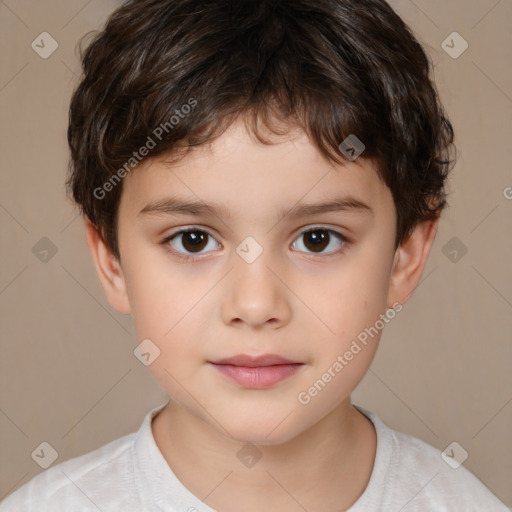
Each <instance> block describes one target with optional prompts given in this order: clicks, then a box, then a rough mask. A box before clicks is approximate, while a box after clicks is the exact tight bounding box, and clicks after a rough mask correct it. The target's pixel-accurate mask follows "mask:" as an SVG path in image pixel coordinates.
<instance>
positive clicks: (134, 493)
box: [0, 404, 509, 512]
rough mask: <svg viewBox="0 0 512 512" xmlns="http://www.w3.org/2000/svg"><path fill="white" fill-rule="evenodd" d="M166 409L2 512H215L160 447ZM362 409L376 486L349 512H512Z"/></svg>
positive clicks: (52, 471)
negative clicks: (369, 430)
mask: <svg viewBox="0 0 512 512" xmlns="http://www.w3.org/2000/svg"><path fill="white" fill-rule="evenodd" d="M165 405H166V404H163V405H160V406H158V407H156V408H154V409H153V410H151V411H150V412H149V413H148V414H147V415H146V417H145V418H144V421H143V423H142V426H141V427H140V429H139V431H138V432H136V433H132V434H129V435H126V436H123V437H121V438H119V439H116V440H115V441H112V442H111V443H108V444H106V445H104V446H102V447H101V448H98V449H97V450H94V451H92V452H90V453H87V454H85V455H82V456H79V457H75V458H73V459H69V460H67V461H65V462H62V463H60V464H57V465H55V466H51V467H50V468H48V469H47V470H45V471H43V472H42V473H40V474H38V475H36V476H35V477H34V478H33V479H32V480H30V481H29V482H28V483H26V484H25V485H23V486H22V487H20V488H19V489H18V490H16V491H15V492H14V493H12V494H11V495H10V496H8V497H7V498H6V499H5V500H4V501H3V502H2V503H0V512H86V511H87V512H89V511H94V512H98V511H101V512H114V511H115V512H119V511H122V512H142V511H151V512H153V511H164V512H215V510H214V509H213V508H211V507H209V506H207V505H205V504H204V503H203V502H202V501H201V500H200V499H199V498H197V497H196V496H194V495H193V494H192V493H191V492H190V491H189V490H188V489H187V488H186V487H184V485H183V484H182V483H181V482H180V481H179V480H178V478H177V477H176V476H175V475H174V473H173V472H172V470H171V468H170V467H169V465H168V464H167V462H166V460H165V459H164V457H163V455H162V453H161V452H160V450H159V448H158V446H157V444H156V442H155V439H154V437H153V433H152V430H151V420H152V418H153V417H154V416H155V415H156V414H157V412H158V411H160V410H161V409H162V408H163V407H164V406H165ZM358 409H359V410H360V411H361V412H362V413H363V414H364V415H365V416H367V417H368V418H369V419H370V420H371V421H372V423H373V424H374V425H375V429H376V432H377V452H376V457H375V464H374V467H373V471H372V474H371V477H370V481H369V483H368V486H367V488H366V490H365V491H364V493H363V494H362V495H361V497H360V498H359V499H358V500H357V502H356V503H355V504H354V505H352V507H350V509H349V510H348V511H347V512H369V511H385V512H399V511H401V512H413V511H418V512H419V511H422V512H424V511H428V512H454V511H455V512H458V511H460V512H509V509H508V508H507V507H506V506H505V505H504V504H503V503H502V502H501V501H499V500H498V498H496V497H495V496H494V495H493V494H492V493H491V492H490V491H489V490H488V489H487V488H486V487H485V486H484V485H483V484H482V483H481V482H480V480H478V479H477V478H476V477H475V476H474V475H473V474H472V473H470V472H469V471H468V470H467V469H465V468H464V467H463V466H459V467H458V468H457V469H453V468H452V467H450V466H449V465H448V464H447V463H446V462H445V461H444V460H443V459H442V458H441V452H440V451H439V450H437V449H435V448H433V447H432V446H430V445H428V444H426V443H425V442H423V441H420V440H419V439H416V438H414V437H411V436H408V435H406V434H402V433H399V432H396V431H394V430H391V429H390V428H388V427H387V426H386V425H385V424H384V423H383V422H382V421H381V420H380V418H379V417H378V416H377V415H376V414H374V413H372V412H369V411H366V410H365V409H362V408H361V407H358Z"/></svg>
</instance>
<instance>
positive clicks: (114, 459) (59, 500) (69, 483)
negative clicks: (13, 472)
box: [0, 434, 135, 512]
mask: <svg viewBox="0 0 512 512" xmlns="http://www.w3.org/2000/svg"><path fill="white" fill-rule="evenodd" d="M134 436H135V434H129V435H126V436H123V437H121V438H119V439H116V440H114V441H112V442H110V443H108V444H106V445H104V446H102V447H100V448H98V449H96V450H94V451H92V452H89V453H86V454H84V455H81V456H79V457H74V458H72V459H69V460H67V461H65V462H61V463H60V464H57V465H55V466H51V467H50V468H48V469H46V470H45V471H43V472H42V473H39V474H38V475H36V476H35V477H34V478H32V480H30V481H29V482H27V483H26V484H25V485H23V486H22V487H20V488H19V489H17V490H16V491H15V492H14V493H12V494H11V495H9V496H8V497H7V498H6V499H5V500H4V501H2V503H0V512H15V511H21V510H23V511H24V512H32V511H34V512H35V511H37V512H47V511H48V512H60V511H62V512H64V511H66V512H69V511H70V510H73V511H75V512H79V511H80V512H81V511H88V510H98V507H99V508H100V510H104V511H105V512H106V511H107V510H110V508H105V509H104V508H102V506H101V502H105V503H107V502H109V500H108V498H109V497H111V496H112V495H115V496H117V499H116V505H117V506H119V505H120V504H121V503H120V500H119V498H118V497H119V496H123V495H124V496H126V497H128V495H129V493H130V491H131V490H133V489H135V486H134V485H132V483H133V482H131V479H132V478H133V476H132V472H131V471H130V469H131V466H130V464H131V447H132V444H133V439H134ZM121 487H122V488H123V493H126V494H121V493H118V491H119V490H120V488H121Z"/></svg>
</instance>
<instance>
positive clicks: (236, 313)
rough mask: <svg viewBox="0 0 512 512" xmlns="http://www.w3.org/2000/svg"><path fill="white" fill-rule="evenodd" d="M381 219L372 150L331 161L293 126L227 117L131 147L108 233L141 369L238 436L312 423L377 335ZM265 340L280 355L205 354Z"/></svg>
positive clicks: (350, 386) (252, 349)
mask: <svg viewBox="0 0 512 512" xmlns="http://www.w3.org/2000/svg"><path fill="white" fill-rule="evenodd" d="M185 202H198V203H199V204H200V205H202V207H203V208H188V209H187V208H185V207H183V206H182V207H178V204H179V203H185ZM333 202H337V204H338V207H337V208H333V207H332V203H333ZM327 203H331V207H327V206H326V207H321V206H319V205H325V204H327ZM206 205H208V206H209V207H210V208H216V209H215V210H212V211H209V210H208V208H205V206H206ZM313 205H316V206H315V207H313ZM306 206H307V207H308V208H306ZM395 224H396V213H395V207H394V204H393V199H392V196H391V192H390V191H389V189H388V188H387V187H386V186H385V185H384V184H383V183H382V182H381V181H380V179H379V178H378V176H377V174H376V171H375V169H374V167H373V166H372V163H371V162H370V161H367V160H363V159H362V158H359V159H357V160H356V161H355V162H348V163H346V165H333V164H332V163H329V162H327V161H326V160H325V159H323V158H322V157H321V156H320V154H319V153H318V151H317V150H316V149H315V147H314V146H313V145H312V144H311V143H310V141H309V140H308V138H307V137H306V135H304V134H301V133H296V135H295V136H294V137H289V138H287V139H282V140H279V141H278V143H276V144H275V145H263V144H261V143H259V142H257V141H255V140H254V139H253V138H252V137H251V136H250V135H249V134H248V133H247V132H246V131H245V129H244V128H243V125H241V124H233V125H232V126H231V127H230V129H229V130H228V131H227V132H225V133H224V135H222V136H221V137H220V138H219V139H217V140H216V141H215V142H214V144H213V145H212V146H211V147H210V148H208V147H206V146H204V147H203V146H201V147H199V148H197V149H195V150H194V151H193V152H190V153H189V154H188V155H187V156H186V157H185V158H184V159H183V160H181V161H180V162H178V163H177V164H173V165H169V164H166V163H165V162H164V161H162V160H159V161H157V160H153V161H151V160H149V161H146V162H144V164H143V165H141V167H140V168H138V169H137V170H136V171H134V172H132V173H131V174H130V175H128V176H126V177H125V178H124V182H123V193H122V199H121V202H120V206H119V224H118V230H119V231H118V236H119V247H120V254H121V264H122V279H123V282H124V285H125V287H126V288H125V289H126V296H127V301H128V303H129V311H130V312H131V314H132V316H133V319H134V324H135V330H136V335H137V340H138V341H139V342H141V341H142V340H145V339H149V340H151V343H152V344H154V345H155V346H156V347H158V349H159V351H160V355H159V356H158V357H157V358H156V359H155V360H154V361H153V362H152V363H151V364H150V366H149V369H150V371H151V373H152V374H153V376H154V378H155V379H156V380H157V382H158V383H159V384H160V386H161V387H162V388H163V389H164V390H165V391H166V392H167V393H168V395H169V396H170V397H171V399H172V400H175V401H176V402H177V403H179V404H180V405H181V407H183V408H185V409H186V410H187V411H188V412H189V413H191V414H193V415H195V416H197V417H199V418H201V419H202V420H204V422H206V423H207V424H209V425H210V426H211V427H212V428H214V429H215V430H217V431H219V432H220V433H222V434H223V435H229V436H230V437H233V438H235V439H236V440H240V441H244V442H245V441H250V442H253V443H257V444H274V443H282V442H285V441H286V440H288V439H291V438H293V437H295V436H297V435H298V434H300V433H301V432H304V431H305V430H307V429H308V428H310V427H312V426H313V425H314V424H315V423H317V422H318V421H319V420H321V419H322V418H323V417H325V416H326V415H327V414H328V413H329V412H330V411H333V410H334V409H335V408H336V407H338V406H340V404H347V403H349V397H350V394H351V392H352V391H353V390H354V388H355V387H356V385H357V384H358V383H359V381H360V380H361V379H362V377H363V376H364V374H365V373H366V371H367V369H368V367H369V365H370V363H371V361H372V358H373V356H374V353H375V351H376V349H377V344H378V341H379V337H380V331H381V328H380V329H379V327H381V324H382V323H383V322H382V318H383V317H384V315H385V313H386V308H387V307H392V305H393V299H392V298H391V297H390V296H389V294H388V292H389V282H390V275H391V273H392V267H393V263H394V261H393V260H394V256H395V251H394V245H393V243H394V238H395V229H396V226H395ZM183 230H188V231H189V232H188V233H183V232H182V231H183ZM386 318H389V317H386ZM386 322H387V320H386ZM376 325H377V326H378V327H377V330H378V331H379V332H378V334H373V335H372V336H368V329H369V328H371V327H373V328H374V330H373V331H372V333H374V332H375V326H376ZM365 329H366V333H367V334H366V343H363V341H362V339H364V338H365V336H364V334H362V333H364V332H365ZM146 343H147V342H146ZM354 343H355V345H354ZM356 347H358V348H359V350H358V348H356ZM269 354H272V355H277V356H280V357H282V358H284V359H285V360H286V361H288V364H281V365H278V366H277V365H273V367H269V366H268V364H269V361H267V362H266V363H264V362H260V363H258V362H257V361H256V362H255V361H254V360H253V361H252V364H256V368H254V367H253V368H247V367H246V366H248V363H247V362H244V361H242V362H241V363H240V361H238V363H240V364H239V366H238V367H237V365H236V361H235V365H221V364H215V362H219V361H220V360H222V359H225V358H231V357H234V356H238V355H246V356H250V357H252V358H256V357H259V356H264V355H269ZM350 354H351V355H350ZM231 362H232V363H233V361H231ZM270 362H276V361H270ZM277 362H279V361H277ZM281 363H284V362H283V361H281ZM292 363H294V364H292ZM265 364H266V365H267V366H266V367H264V366H265ZM244 366H245V368H244ZM258 366H259V368H258ZM326 374H327V376H326ZM329 377H330V378H329ZM276 427H277V428H276Z"/></svg>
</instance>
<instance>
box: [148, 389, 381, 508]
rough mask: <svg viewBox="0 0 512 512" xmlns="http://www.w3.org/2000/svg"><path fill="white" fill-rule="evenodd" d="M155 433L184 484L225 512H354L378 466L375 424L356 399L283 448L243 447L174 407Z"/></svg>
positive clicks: (167, 409)
mask: <svg viewBox="0 0 512 512" xmlns="http://www.w3.org/2000/svg"><path fill="white" fill-rule="evenodd" d="M152 430H153V435H154V437H155V441H156V443H157V446H158V448H159V449H160V451H161V452H162V455H163V456H164V458H165V460H166V461H167V463H168V464H169V466H170V467H171V469H172V471H173V472H174V474H175V475H176V477H177V478H178V479H179V480H180V481H181V483H182V484H183V485H184V486H185V487H186V488H187V489H188V490H189V491H190V492H192V493H193V494H194V495H196V496H197V497H198V498H199V499H201V500H202V501H204V502H205V504H207V505H208V506H210V507H212V508H214V509H216V510H219V511H222V512H231V511H233V512H234V511H235V510H240V503H244V511H246V512H252V511H253V510H254V511H261V510H266V511H267V512H271V511H274V510H276V511H277V510H280V511H282V510H297V511H299V510H304V509H306V510H319V509H323V510H337V511H339V510H346V509H347V508H349V507H350V506H351V505H353V504H354V503H355V502H356V501H357V499H358V498H359V497H360V496H361V494H362V493H363V492H364V490H365V488H366V486H367V485H368V482H369V480H370V476H371V472H372V469H373V463H374V460H375V451H376V433H375V429H374V427H373V424H372V423H371V422H370V420H369V419H368V418H366V416H364V415H363V414H361V413H360V412H359V411H358V410H357V409H355V408H354V407H353V406H352V405H351V404H350V398H347V399H346V400H345V401H344V402H342V403H341V404H340V405H339V406H338V407H337V408H336V409H334V410H332V411H331V412H329V413H328V414H327V415H326V416H324V417H323V418H322V419H321V420H320V421H319V422H317V423H316V424H315V425H313V426H312V427H311V428H309V429H308V430H306V431H304V432H302V433H301V434H300V435H298V436H296V437H294V438H293V439H290V440H288V441H287V442H285V443H282V444H279V445H257V446H254V445H246V443H243V442H239V441H235V440H233V439H231V438H229V437H226V436H224V435H223V434H222V433H220V432H219V431H218V430H215V429H213V428H212V427H211V426H210V425H209V424H207V423H206V422H204V421H203V420H202V419H200V418H198V417H197V416H195V415H193V414H191V413H190V412H189V411H188V410H186V409H184V408H182V407H181V406H180V405H179V404H178V403H176V402H173V401H172V400H171V401H170V402H169V403H168V404H167V405H166V407H165V408H164V409H163V410H162V411H161V412H160V413H159V414H158V415H157V416H156V417H155V418H154V419H153V423H152ZM176 440H179V442H176ZM244 445H245V449H244V448H243V447H244ZM241 449H242V452H241V454H240V455H237V454H238V452H239V450H241ZM244 450H245V451H244ZM244 455H245V458H243V456H244ZM258 457H259V459H258ZM257 459H258V460H257ZM294 507H295V508H294ZM301 507H302V508H301Z"/></svg>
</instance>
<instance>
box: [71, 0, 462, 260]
mask: <svg viewBox="0 0 512 512" xmlns="http://www.w3.org/2000/svg"><path fill="white" fill-rule="evenodd" d="M83 42H84V39H82V41H81V43H83ZM80 57H81V60H82V65H83V76H82V77H81V80H80V83H79V85H78V86H77V88H76V90H75V91H74V93H73V97H72V99H71V105H70V110H69V127H68V143H69V147H70V150H71V159H70V165H69V174H68V177H67V181H66V186H67V191H68V193H69V194H70V195H71V196H72V199H73V200H74V202H75V203H76V204H77V205H79V207H80V208H81V212H82V214H85V215H86V216H87V217H88V218H89V219H90V221H91V222H92V223H93V224H94V225H95V226H96V227H97V228H98V230H99V231H100V233H101V235H102V237H103V239H104V241H105V243H106V244H107V246H108V247H109V248H110V249H111V250H112V252H113V253H114V255H115V256H116V257H117V258H118V259H120V254H119V248H118V241H117V212H118V206H119V201H120V198H121V192H122V180H121V179H120V178H121V177H122V176H124V175H125V174H126V172H128V171H130V170H131V169H132V168H135V167H136V165H137V163H138V161H139V160H140V159H141V158H142V157H140V158H137V159H135V157H134V155H135V154H136V155H137V157H139V154H138V153H135V151H136V150H137V149H138V148H143V147H145V148H146V151H141V154H148V155H149V156H148V158H154V157H157V156H159V155H164V154H169V155H174V156H175V157H176V158H178V157H180V158H181V157H182V156H184V155H185V154H186V153H187V152H188V150H190V149H191V148H193V147H196V146H198V145H201V144H205V143H207V142H209V141H212V140H214V139H215V138H216V137H219V136H220V135H221V134H222V133H224V131H225V130H226V129H227V128H228V127H229V126H230V124H231V123H232V122H234V121H235V120H236V119H237V118H238V117H240V116H242V117H243V119H244V121H245V122H246V124H247V125H248V126H249V127H250V129H251V130H252V133H254V134H255V136H256V137H257V139H258V140H259V141H260V142H262V143H264V144H271V143H272V142H271V141H270V140H268V139H266V138H265V137H264V136H263V134H262V133H261V126H264V127H265V128H267V130H270V132H271V133H274V134H276V135H277V134H279V135H285V134H286V128H283V127H286V126H287V127H295V128H297V127H298V128H301V129H302V130H304V132H305V133H306V134H307V136H308V137H309V139H310V141H311V142H312V144H314V145H315V147H316V148H317V149H318V150H319V152H320V153H321V154H322V155H323V156H325V157H326V158H327V159H328V160H330V161H332V162H337V163H340V164H343V162H344V161H346V156H345V155H344V154H343V152H341V151H340V149H339V146H340V143H341V142H342V141H343V140H345V139H346V137H348V136H349V135H355V136H356V137H357V138H359V139H360V140H361V141H363V142H364V145H365V150H364V154H363V155H362V157H364V158H373V159H375V161H376V162H377V163H378V166H377V167H378V171H377V172H378V175H379V177H380V179H381V180H382V181H383V182H384V183H385V184H386V185H387V186H388V187H389V189H390V190H391V193H392V196H393V200H394V203H395V207H396V212H397V226H396V239H395V246H396V247H398V246H399V245H400V244H401V243H402V242H403V240H404V239H406V238H407V237H408V236H409V235H410V233H411V232H412V230H413V228H414V227H415V225H416V224H418V223H419V222H422V221H425V220H432V219H435V218H437V217H438V216H439V215H440V213H441V210H442V209H443V208H444V207H445V206H446V204H447V201H446V196H447V194H446V191H445V182H446V178H447V176H448V173H449V171H450V170H451V167H452V164H453V163H454V160H451V159H450V156H451V150H453V149H454V145H453V139H454V134H453V128H452V125H451V123H450V121H449V120H448V118H447V116H446V115H445V112H444V109H443V107H442V105H441V102H440V100H439V95H438V92H437V89H436V86H435V84H434V82H433V79H431V77H430V72H431V69H432V68H433V65H432V64H431V61H430V60H429V58H428V57H427V55H426V53H425V51H424V49H423V48H422V46H421V44H420V43H419V42H418V41H417V39H416V38H415V36H414V35H413V33H412V32H411V30H410V29H409V28H408V26H407V25H406V24H405V23H404V22H403V21H402V19H401V18H400V17H399V16H398V15H397V14H396V13H395V12H394V11H393V9H392V8H391V7H390V6H389V5H388V4H387V3H386V2H385V1H384V0H239V1H232V0H201V1H200V2H199V1H198V0H172V1H171V0H129V1H125V2H124V3H123V4H122V5H121V6H120V7H119V8H118V9H117V10H116V11H115V12H114V13H113V14H112V15H111V16H110V18H109V19H108V20H107V23H106V25H105V27H104V29H103V30H102V31H100V32H98V33H97V34H94V38H93V40H92V41H91V43H90V44H89V45H88V47H87V48H86V50H85V51H84V50H83V48H82V44H81V45H80ZM185 106H187V108H185ZM155 135H158V137H156V136H155ZM155 139H157V140H155ZM150 140H151V141H152V142H153V144H152V145H149V141H150ZM148 147H149V148H150V149H149V151H147V149H148ZM362 157H361V158H362ZM127 162H130V164H129V166H127ZM123 169H124V171H123ZM113 178H117V180H118V181H119V183H114V182H113ZM105 185H107V186H105ZM115 185H117V186H115ZM99 191H100V192H99Z"/></svg>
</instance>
